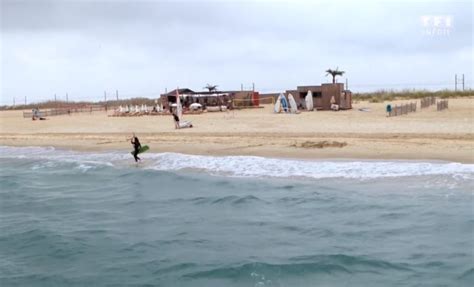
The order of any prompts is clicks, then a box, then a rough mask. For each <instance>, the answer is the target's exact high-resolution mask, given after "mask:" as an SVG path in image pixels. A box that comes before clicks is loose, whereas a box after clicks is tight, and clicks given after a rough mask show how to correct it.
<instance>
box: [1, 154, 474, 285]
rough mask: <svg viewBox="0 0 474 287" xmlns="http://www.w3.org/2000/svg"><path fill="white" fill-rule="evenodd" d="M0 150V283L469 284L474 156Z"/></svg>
mask: <svg viewBox="0 0 474 287" xmlns="http://www.w3.org/2000/svg"><path fill="white" fill-rule="evenodd" d="M142 158H143V162H142V163H140V164H138V165H136V164H135V163H134V162H133V160H132V157H131V155H130V154H126V153H123V152H119V151H110V152H100V153H99V152H96V153H91V152H75V151H68V150H57V149H54V148H37V147H29V148H13V147H0V286H2V287H7V286H47V287H50V286H248V287H254V286H259V287H260V286H364V287H366V286H473V285H472V284H473V282H474V254H473V253H474V201H473V196H474V185H473V179H474V165H468V164H460V163H448V162H422V161H342V160H332V161H331V160H320V161H301V160H285V159H268V158H261V157H236V156H233V157H211V156H192V155H184V154H173V153H161V154H154V153H145V154H143V155H142Z"/></svg>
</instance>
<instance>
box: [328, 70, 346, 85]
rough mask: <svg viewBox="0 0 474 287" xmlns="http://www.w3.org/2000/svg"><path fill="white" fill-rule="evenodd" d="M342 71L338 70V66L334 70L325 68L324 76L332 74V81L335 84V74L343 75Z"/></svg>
mask: <svg viewBox="0 0 474 287" xmlns="http://www.w3.org/2000/svg"><path fill="white" fill-rule="evenodd" d="M344 73H345V72H344V71H339V67H337V68H336V69H335V70H331V69H327V70H326V77H327V76H328V75H331V76H332V83H333V84H335V83H336V76H342V75H344Z"/></svg>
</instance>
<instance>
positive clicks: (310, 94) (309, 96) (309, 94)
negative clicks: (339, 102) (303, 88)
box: [304, 91, 314, 111]
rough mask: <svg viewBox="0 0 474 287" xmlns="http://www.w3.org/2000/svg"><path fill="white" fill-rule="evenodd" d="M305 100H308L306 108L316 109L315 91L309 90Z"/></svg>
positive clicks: (309, 109)
mask: <svg viewBox="0 0 474 287" xmlns="http://www.w3.org/2000/svg"><path fill="white" fill-rule="evenodd" d="M304 100H305V102H306V109H307V110H308V111H313V110H314V104H313V93H312V92H311V91H308V94H307V95H306V97H305V99H304Z"/></svg>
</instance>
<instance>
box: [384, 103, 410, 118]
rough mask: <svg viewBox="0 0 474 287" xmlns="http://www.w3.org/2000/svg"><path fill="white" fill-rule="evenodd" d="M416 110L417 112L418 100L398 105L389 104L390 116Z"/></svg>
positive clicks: (388, 111)
mask: <svg viewBox="0 0 474 287" xmlns="http://www.w3.org/2000/svg"><path fill="white" fill-rule="evenodd" d="M414 112H416V102H415V103H408V104H403V105H396V106H394V107H392V106H390V107H388V106H387V113H388V116H389V117H396V116H401V115H406V114H408V113H414Z"/></svg>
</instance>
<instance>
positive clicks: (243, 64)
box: [0, 0, 474, 104]
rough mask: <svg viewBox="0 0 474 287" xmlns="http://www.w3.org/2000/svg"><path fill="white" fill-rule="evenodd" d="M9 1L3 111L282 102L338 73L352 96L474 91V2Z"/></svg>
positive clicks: (4, 10)
mask: <svg viewBox="0 0 474 287" xmlns="http://www.w3.org/2000/svg"><path fill="white" fill-rule="evenodd" d="M0 1H1V37H2V38H1V83H0V84H1V86H0V91H1V103H0V104H11V103H12V98H13V97H15V98H16V99H17V102H22V101H24V97H25V96H27V97H28V101H29V102H30V101H39V100H45V99H51V98H53V96H54V94H57V95H58V98H64V97H65V94H66V93H68V94H69V98H70V99H72V100H91V99H102V98H103V93H104V91H107V93H109V94H110V95H112V94H115V90H119V93H120V95H121V96H123V97H131V96H147V97H153V96H157V95H158V94H159V93H160V92H163V91H164V90H165V88H168V90H170V89H173V88H175V87H177V86H179V87H189V88H191V89H195V90H200V89H202V87H204V86H205V84H206V83H211V84H218V85H219V88H220V89H223V90H224V89H225V90H229V89H240V85H241V83H243V84H244V86H245V87H250V86H251V85H252V82H254V83H255V85H256V89H257V90H259V91H260V92H273V91H275V92H277V91H282V90H285V89H291V88H294V87H295V86H296V85H308V84H319V83H321V82H327V81H329V80H330V79H329V78H328V77H326V76H325V72H324V71H325V70H326V69H327V68H335V67H339V68H340V69H342V70H344V71H346V75H345V76H344V77H342V78H340V79H339V81H345V78H346V77H347V78H348V79H349V88H350V89H352V90H353V91H368V90H374V89H382V88H388V89H390V88H396V89H402V88H429V89H442V88H453V86H454V74H456V73H458V74H462V73H464V74H465V77H466V85H467V86H470V87H472V86H473V57H474V56H473V49H472V48H473V47H472V35H473V21H472V14H473V4H472V1H434V2H433V1H431V2H428V1H418V2H415V1H329V0H328V1H286V2H284V1H238V0H237V1H179V2H172V1H133V3H132V1H123V0H122V1H81V0H76V1H64V0H63V1H59V0H58V1H55V0H50V1H43V0H38V1H20V0H0ZM425 16H426V17H425ZM438 16H439V17H438ZM430 33H431V34H430ZM433 33H435V35H433Z"/></svg>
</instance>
